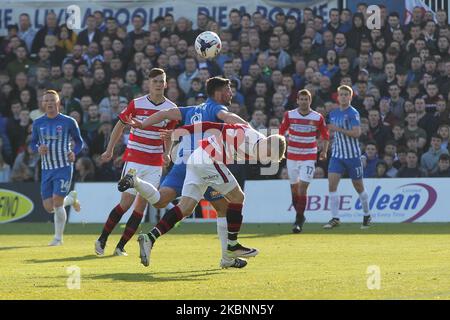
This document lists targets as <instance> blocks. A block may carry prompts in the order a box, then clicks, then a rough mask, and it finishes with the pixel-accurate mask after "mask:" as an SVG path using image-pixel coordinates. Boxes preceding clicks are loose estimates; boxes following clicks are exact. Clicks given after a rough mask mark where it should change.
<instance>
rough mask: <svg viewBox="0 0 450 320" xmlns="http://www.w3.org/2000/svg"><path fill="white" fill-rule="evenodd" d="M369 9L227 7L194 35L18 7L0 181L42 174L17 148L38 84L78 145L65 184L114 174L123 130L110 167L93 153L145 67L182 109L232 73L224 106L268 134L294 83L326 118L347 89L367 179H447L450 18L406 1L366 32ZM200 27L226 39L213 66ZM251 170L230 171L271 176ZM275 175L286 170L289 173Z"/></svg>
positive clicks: (5, 54) (174, 23)
mask: <svg viewBox="0 0 450 320" xmlns="http://www.w3.org/2000/svg"><path fill="white" fill-rule="evenodd" d="M366 8H367V5H366V4H364V3H361V4H359V5H358V7H357V12H351V11H350V10H348V9H343V10H341V11H340V10H337V9H331V10H330V11H329V17H328V21H329V22H328V23H326V22H325V20H324V17H322V16H317V15H315V14H314V12H313V10H311V9H309V8H306V9H304V11H303V18H302V21H301V22H299V21H297V19H296V18H295V17H293V16H286V15H284V14H282V13H279V14H277V15H276V19H275V20H276V21H275V22H274V23H271V22H270V21H269V20H268V19H267V18H265V17H264V16H263V15H262V14H261V13H259V12H255V13H253V14H248V13H244V14H242V13H241V12H239V11H238V10H236V9H233V10H231V11H230V12H229V15H228V17H229V22H230V23H229V27H228V28H220V26H219V25H218V24H217V23H216V22H215V21H213V20H211V19H210V18H209V17H208V16H206V15H204V14H199V15H198V16H197V21H196V25H197V29H193V27H192V26H193V22H192V21H190V20H188V19H187V18H183V17H182V18H179V19H177V20H175V19H174V17H173V16H172V15H170V14H168V15H166V16H164V17H158V18H156V19H155V20H154V21H152V22H151V23H150V24H149V25H144V24H143V19H142V17H140V16H134V17H133V18H132V25H133V30H132V31H130V32H127V29H126V28H125V27H124V26H121V25H120V24H118V22H117V21H116V20H115V19H114V18H112V17H108V18H105V17H104V16H103V14H102V12H100V11H96V12H94V13H93V15H91V16H88V17H87V19H86V29H84V30H82V31H80V32H75V31H73V30H70V29H69V28H68V27H67V25H65V24H58V22H57V17H56V15H55V14H54V13H52V12H50V13H48V15H47V16H46V23H45V26H44V27H42V28H41V29H39V30H33V29H32V28H31V21H30V17H29V16H28V15H27V14H22V15H21V16H20V19H19V21H18V23H17V24H15V25H10V26H8V34H7V35H6V36H4V37H0V150H1V152H0V182H9V181H18V182H20V181H37V180H38V179H39V176H40V174H39V172H38V171H39V170H40V165H39V162H40V159H39V155H38V154H34V153H32V152H31V150H30V148H28V147H27V144H28V143H29V140H30V133H31V124H32V122H33V121H34V120H35V119H36V118H38V117H40V116H41V115H42V114H43V112H44V110H43V109H42V104H41V99H42V93H43V92H44V90H45V89H55V90H57V91H58V92H59V93H60V97H61V103H62V112H63V113H65V114H67V115H70V116H72V117H74V118H75V119H76V120H77V122H78V124H79V126H80V129H81V132H82V135H83V138H84V140H85V142H86V146H85V148H84V149H83V151H82V153H81V155H80V156H79V157H78V159H77V161H76V164H75V168H76V173H75V180H76V181H117V180H118V179H119V178H120V174H121V169H122V165H123V162H122V159H121V154H122V153H123V151H124V148H125V145H126V142H127V134H125V135H124V136H123V139H122V142H121V146H120V147H116V149H115V156H114V158H113V160H112V161H110V162H103V161H102V160H101V158H100V155H101V153H102V152H103V151H104V150H105V147H106V145H107V143H108V141H109V137H110V135H111V131H112V128H113V127H114V125H115V123H116V121H118V117H117V115H118V114H119V113H120V112H121V111H122V110H123V109H124V108H125V107H126V106H127V104H128V102H129V101H130V100H132V99H133V98H134V97H137V96H141V95H144V94H146V93H148V80H147V72H148V70H149V69H150V68H152V67H160V68H163V69H164V70H165V71H166V73H167V76H168V78H167V82H168V87H167V90H166V97H167V98H168V99H170V100H172V101H173V102H175V103H176V104H177V105H179V106H187V105H192V104H199V103H201V102H203V101H205V99H206V95H205V91H204V89H205V88H204V86H205V80H206V79H207V78H209V77H211V76H216V75H222V76H224V77H226V78H229V79H231V80H232V89H233V94H234V97H233V101H232V103H231V105H230V106H229V110H230V111H232V112H235V113H237V114H239V115H240V116H242V117H243V118H245V119H248V121H249V122H250V124H251V125H252V126H253V127H254V128H256V129H264V128H268V129H277V128H278V127H279V126H280V123H281V121H282V118H283V114H284V112H285V111H287V110H292V109H294V108H296V94H297V91H298V90H299V89H302V88H306V89H308V90H309V91H310V92H311V93H312V96H313V100H312V108H313V109H314V110H316V111H318V112H320V113H321V114H323V115H324V116H325V118H326V117H327V114H328V113H329V112H330V110H332V109H333V108H336V107H337V102H336V97H337V94H336V89H337V87H338V86H339V85H342V84H346V85H350V86H352V87H353V89H354V97H353V101H352V105H353V106H354V107H356V108H357V109H358V111H359V113H360V115H361V127H362V132H363V133H362V136H361V138H360V142H361V147H362V150H363V151H364V155H363V164H364V177H366V178H370V177H379V178H381V177H424V176H436V177H444V176H445V177H450V169H449V167H450V158H449V155H448V154H449V138H450V27H449V25H448V18H447V12H446V11H445V10H439V11H437V12H436V21H434V20H433V15H432V14H431V13H430V12H427V13H425V14H423V11H422V10H421V9H420V8H415V9H414V12H413V16H412V20H411V22H410V23H409V24H407V25H404V24H403V23H402V22H401V21H400V16H399V14H398V13H397V12H388V10H387V9H386V8H385V7H383V6H381V16H382V28H381V30H379V29H378V30H377V29H374V30H370V29H369V28H368V27H367V26H366V22H365V21H366V19H367V16H366V11H367V10H366ZM205 30H211V31H214V32H216V33H217V34H219V36H220V38H221V39H222V50H221V52H220V55H219V56H218V57H217V58H216V59H214V60H209V61H206V60H204V59H202V58H201V57H200V56H198V55H197V54H196V52H195V49H194V46H193V44H194V41H195V38H196V36H197V35H198V34H200V33H201V32H203V31H205ZM319 151H320V150H319ZM317 165H318V169H317V170H316V173H315V177H316V178H323V177H326V176H327V163H326V162H318V164H317ZM257 167H258V166H257V165H251V166H249V167H247V168H246V169H242V168H235V169H234V170H235V172H234V173H235V174H236V175H237V177H238V178H240V179H241V180H243V179H266V178H270V179H273V178H274V177H273V176H268V177H262V176H260V175H259V170H256V168H257ZM249 168H250V170H247V169H249ZM236 171H237V172H236ZM279 177H280V178H287V172H286V169H285V168H282V169H281V170H280V171H279Z"/></svg>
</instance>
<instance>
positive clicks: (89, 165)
mask: <svg viewBox="0 0 450 320" xmlns="http://www.w3.org/2000/svg"><path fill="white" fill-rule="evenodd" d="M74 180H75V181H76V182H94V181H95V166H94V163H93V162H92V160H91V159H90V158H87V157H82V158H79V159H78V160H77V162H76V163H75V175H74Z"/></svg>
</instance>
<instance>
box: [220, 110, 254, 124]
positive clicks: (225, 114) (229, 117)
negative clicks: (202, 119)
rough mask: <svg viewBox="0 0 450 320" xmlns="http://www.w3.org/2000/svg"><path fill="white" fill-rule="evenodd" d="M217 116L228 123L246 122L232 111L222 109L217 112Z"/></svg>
mask: <svg viewBox="0 0 450 320" xmlns="http://www.w3.org/2000/svg"><path fill="white" fill-rule="evenodd" d="M217 118H219V119H220V120H222V121H223V122H225V123H229V124H235V123H242V124H248V122H247V121H245V120H244V119H242V118H241V117H240V116H238V115H237V114H235V113H233V112H229V111H225V110H222V111H220V112H219V113H218V114H217Z"/></svg>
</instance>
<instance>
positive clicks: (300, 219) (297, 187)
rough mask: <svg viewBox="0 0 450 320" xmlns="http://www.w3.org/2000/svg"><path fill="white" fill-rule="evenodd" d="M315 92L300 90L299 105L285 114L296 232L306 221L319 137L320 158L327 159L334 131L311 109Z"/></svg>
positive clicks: (298, 95)
mask: <svg viewBox="0 0 450 320" xmlns="http://www.w3.org/2000/svg"><path fill="white" fill-rule="evenodd" d="M311 101H312V99H311V93H310V92H309V91H308V90H306V89H304V90H300V91H299V92H298V93H297V104H298V108H297V109H295V110H291V111H287V112H286V113H285V114H284V119H283V122H282V123H281V126H280V134H281V135H285V134H288V135H289V138H288V148H287V169H288V175H289V182H290V183H291V192H292V204H293V205H294V208H295V211H296V213H297V214H296V219H295V224H294V228H293V229H292V231H293V232H294V233H300V232H302V229H303V224H304V223H305V208H306V202H307V192H308V186H309V184H310V182H311V180H312V179H313V177H314V171H315V167H316V160H317V152H318V149H317V137H318V134H320V136H321V138H322V139H324V146H323V150H322V151H321V152H320V160H324V159H326V158H327V150H328V144H329V140H330V134H329V132H328V129H327V126H326V123H325V119H324V118H323V116H322V115H321V114H320V113H318V112H316V111H314V110H312V109H311Z"/></svg>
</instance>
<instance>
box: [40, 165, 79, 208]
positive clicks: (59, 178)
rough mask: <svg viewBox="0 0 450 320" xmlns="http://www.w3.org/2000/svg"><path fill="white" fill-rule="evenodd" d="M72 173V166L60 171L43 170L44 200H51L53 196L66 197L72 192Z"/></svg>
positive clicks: (42, 186) (42, 192)
mask: <svg viewBox="0 0 450 320" xmlns="http://www.w3.org/2000/svg"><path fill="white" fill-rule="evenodd" d="M72 173H73V167H72V166H70V167H64V168H59V169H51V170H42V181H41V196H42V199H43V200H45V199H48V198H51V197H52V196H53V195H58V196H61V197H65V196H66V195H67V194H68V193H69V191H70V185H71V183H72Z"/></svg>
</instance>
